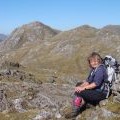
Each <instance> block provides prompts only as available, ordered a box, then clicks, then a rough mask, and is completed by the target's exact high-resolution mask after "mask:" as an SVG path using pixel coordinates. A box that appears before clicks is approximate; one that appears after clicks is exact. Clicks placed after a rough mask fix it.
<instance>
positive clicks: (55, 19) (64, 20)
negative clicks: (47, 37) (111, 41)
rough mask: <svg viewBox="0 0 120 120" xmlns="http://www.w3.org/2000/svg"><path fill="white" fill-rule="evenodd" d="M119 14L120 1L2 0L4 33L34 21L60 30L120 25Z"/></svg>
mask: <svg viewBox="0 0 120 120" xmlns="http://www.w3.org/2000/svg"><path fill="white" fill-rule="evenodd" d="M119 12H120V0H0V33H4V34H10V33H11V32H12V30H14V29H15V28H16V27H19V26H22V25H23V24H27V23H30V22H33V21H40V22H42V23H44V24H46V25H48V26H51V27H52V28H55V29H59V30H69V29H72V28H75V27H78V26H81V25H84V24H88V25H91V26H93V27H96V28H101V27H103V26H105V25H109V24H113V25H120V13H119Z"/></svg>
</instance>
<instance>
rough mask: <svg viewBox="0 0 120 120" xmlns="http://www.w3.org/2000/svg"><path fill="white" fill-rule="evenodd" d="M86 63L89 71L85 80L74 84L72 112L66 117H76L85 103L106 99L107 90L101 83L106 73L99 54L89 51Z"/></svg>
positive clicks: (96, 102)
mask: <svg viewBox="0 0 120 120" xmlns="http://www.w3.org/2000/svg"><path fill="white" fill-rule="evenodd" d="M88 63H89V66H90V68H91V70H90V73H89V75H88V78H87V79H86V81H85V82H83V83H82V84H81V85H76V87H75V93H74V97H73V104H72V112H71V113H69V114H67V115H66V116H65V117H66V118H72V117H76V116H77V115H78V114H79V113H80V111H81V110H82V109H83V108H85V106H86V104H87V103H90V104H94V105H96V104H98V103H99V102H100V101H101V100H104V99H106V95H107V91H105V90H104V88H103V84H104V80H106V79H107V77H108V75H107V71H106V68H105V66H104V65H103V64H102V58H101V56H100V55H99V54H98V53H97V52H93V53H91V54H90V56H89V57H88Z"/></svg>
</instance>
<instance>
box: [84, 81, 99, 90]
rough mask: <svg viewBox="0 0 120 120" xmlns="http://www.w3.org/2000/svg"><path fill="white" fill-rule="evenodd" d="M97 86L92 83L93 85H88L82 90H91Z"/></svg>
mask: <svg viewBox="0 0 120 120" xmlns="http://www.w3.org/2000/svg"><path fill="white" fill-rule="evenodd" d="M96 86H97V85H96V84H95V83H94V82H93V83H91V84H88V85H86V86H84V89H93V88H95V87H96Z"/></svg>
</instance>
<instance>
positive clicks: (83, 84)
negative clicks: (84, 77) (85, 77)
mask: <svg viewBox="0 0 120 120" xmlns="http://www.w3.org/2000/svg"><path fill="white" fill-rule="evenodd" d="M87 85H89V82H86V81H85V82H83V83H82V84H81V85H80V86H81V87H85V86H87Z"/></svg>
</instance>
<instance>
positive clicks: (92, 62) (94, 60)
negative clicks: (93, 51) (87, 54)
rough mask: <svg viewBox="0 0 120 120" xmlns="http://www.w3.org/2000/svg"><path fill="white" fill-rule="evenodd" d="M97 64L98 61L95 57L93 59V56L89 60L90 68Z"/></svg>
mask: <svg viewBox="0 0 120 120" xmlns="http://www.w3.org/2000/svg"><path fill="white" fill-rule="evenodd" d="M99 64H100V63H99V61H98V60H97V59H95V58H93V59H91V60H90V65H91V67H92V68H96V67H98V66H99Z"/></svg>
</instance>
